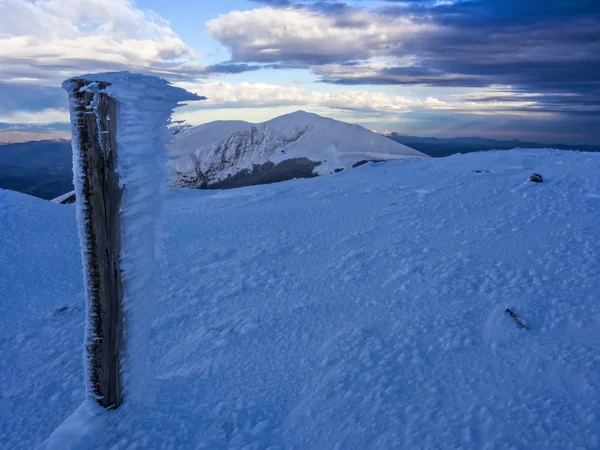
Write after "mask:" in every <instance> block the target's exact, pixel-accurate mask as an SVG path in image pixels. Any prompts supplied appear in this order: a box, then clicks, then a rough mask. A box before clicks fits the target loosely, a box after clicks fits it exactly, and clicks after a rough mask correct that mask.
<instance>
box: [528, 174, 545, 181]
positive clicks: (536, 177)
mask: <svg viewBox="0 0 600 450" xmlns="http://www.w3.org/2000/svg"><path fill="white" fill-rule="evenodd" d="M529 181H533V182H534V183H541V182H543V181H544V179H543V178H542V176H541V175H540V174H539V173H534V174H531V176H530V177H529Z"/></svg>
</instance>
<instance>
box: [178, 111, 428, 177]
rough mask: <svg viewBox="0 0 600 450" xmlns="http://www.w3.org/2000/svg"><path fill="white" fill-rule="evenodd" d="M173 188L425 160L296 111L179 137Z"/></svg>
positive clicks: (331, 121)
mask: <svg viewBox="0 0 600 450" xmlns="http://www.w3.org/2000/svg"><path fill="white" fill-rule="evenodd" d="M169 149H170V151H171V153H172V154H173V155H174V156H176V157H177V159H176V160H175V162H174V166H175V178H174V180H173V185H174V186H178V187H181V186H187V187H215V188H230V187H239V186H247V185H253V184H266V183H272V182H276V181H283V180H288V179H292V178H309V177H312V176H317V175H326V174H330V173H333V172H339V171H341V170H344V169H348V168H351V167H353V166H356V165H357V164H360V163H363V162H366V161H380V160H392V159H401V158H422V157H426V155H425V154H423V153H421V152H418V151H416V150H414V149H412V148H410V147H407V146H405V145H402V144H400V143H397V142H394V141H392V140H390V139H387V138H386V137H384V136H381V135H379V134H377V133H373V132H372V131H369V130H367V129H365V128H363V127H361V126H359V125H352V124H348V123H345V122H340V121H338V120H334V119H329V118H326V117H321V116H319V115H317V114H312V113H307V112H304V111H297V112H295V113H291V114H286V115H283V116H280V117H277V118H275V119H272V120H269V121H267V122H264V123H258V124H252V123H249V122H244V121H239V120H235V121H216V122H211V123H207V124H204V125H200V126H198V127H195V128H191V129H187V130H184V131H181V132H179V133H177V134H176V135H175V139H174V141H173V143H172V144H171V145H170V147H169Z"/></svg>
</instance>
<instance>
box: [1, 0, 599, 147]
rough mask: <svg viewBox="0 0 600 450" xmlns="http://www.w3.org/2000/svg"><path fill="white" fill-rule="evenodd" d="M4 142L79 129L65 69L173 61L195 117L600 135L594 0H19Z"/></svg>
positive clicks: (8, 61) (472, 132)
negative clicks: (197, 98)
mask: <svg viewBox="0 0 600 450" xmlns="http://www.w3.org/2000/svg"><path fill="white" fill-rule="evenodd" d="M0 10H2V11H3V12H4V14H2V15H0V29H2V33H0V77H1V78H0V98H2V101H0V143H8V142H19V141H20V142H23V141H25V140H41V139H55V138H67V139H68V138H69V134H70V133H69V128H70V124H69V114H68V102H67V96H66V93H65V92H63V91H62V89H61V88H60V83H61V82H62V81H63V80H64V79H66V78H69V77H70V76H74V75H79V74H82V73H90V72H104V71H119V70H130V71H132V72H141V73H146V74H153V75H157V76H161V77H163V78H165V79H167V80H169V81H171V82H172V83H173V84H175V85H177V86H181V87H184V88H186V89H188V90H190V91H192V92H195V93H198V94H200V95H204V96H206V97H208V100H206V101H202V102H196V103H195V104H190V105H188V106H186V107H184V108H181V110H180V111H177V112H176V114H175V115H174V119H176V120H185V121H186V122H187V123H189V124H190V125H200V124H202V123H207V122H211V121H213V120H246V121H249V122H254V123H257V122H264V121H266V120H269V119H272V118H274V117H277V116H280V115H282V114H285V113H290V112H293V111H296V110H299V109H301V110H306V111H308V112H313V113H317V114H320V115H323V116H326V117H331V118H334V119H337V120H342V121H346V122H350V123H356V124H359V125H362V126H364V127H365V128H367V129H370V130H373V131H376V132H379V133H385V132H386V131H387V132H397V133H398V134H401V135H409V136H420V137H435V138H464V137H480V138H489V139H497V140H505V141H510V140H520V141H527V142H539V143H542V144H559V143H560V144H566V145H577V144H579V145H598V143H599V142H600V129H599V127H597V123H598V122H599V119H600V5H597V4H596V2H595V1H593V0H581V1H576V2H575V1H562V0H548V1H538V0H530V1H518V0H507V1H504V2H502V3H501V4H500V3H499V2H497V1H495V0H442V1H439V0H437V1H433V0H362V1H357V0H344V1H341V0H336V1H333V0H320V1H316V0H314V1H313V0H223V1H221V2H218V4H214V3H213V4H207V5H198V4H196V2H192V1H190V0H186V1H182V2H179V3H178V4H177V6H173V3H171V2H166V1H165V0H138V1H127V0H109V1H108V2H107V1H100V0H82V1H75V0H60V1H58V2H56V1H54V2H52V1H47V0H37V1H30V0H7V1H6V2H4V3H3V4H2V5H0Z"/></svg>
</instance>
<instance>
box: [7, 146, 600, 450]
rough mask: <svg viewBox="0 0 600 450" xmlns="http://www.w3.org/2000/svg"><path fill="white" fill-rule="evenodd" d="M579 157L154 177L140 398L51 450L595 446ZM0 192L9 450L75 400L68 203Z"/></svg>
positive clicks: (596, 324) (590, 287)
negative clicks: (197, 180)
mask: <svg viewBox="0 0 600 450" xmlns="http://www.w3.org/2000/svg"><path fill="white" fill-rule="evenodd" d="M533 172H538V173H540V174H542V175H543V176H544V183H531V182H530V181H529V176H530V175H531V173H533ZM598 173H600V154H592V153H577V152H563V151H549V150H514V151H502V152H486V153H473V154H468V155H456V156H452V157H448V158H442V159H413V160H408V161H401V162H389V163H386V164H373V163H371V164H366V165H364V166H362V167H359V168H357V169H355V170H349V171H344V172H342V173H339V174H334V175H332V176H327V177H320V178H316V179H313V180H311V181H310V182H306V181H305V180H294V181H288V182H285V183H278V184H272V185H267V186H252V187H247V188H242V189H235V190H227V191H198V190H191V189H172V190H170V191H169V194H168V198H167V201H166V205H165V231H166V233H167V236H166V242H165V258H164V260H163V261H162V262H161V265H160V270H158V271H157V273H156V274H157V277H158V285H159V288H158V298H157V315H156V320H155V321H154V323H153V326H152V333H151V362H152V367H153V371H154V373H155V379H154V383H155V384H156V387H157V392H158V393H159V398H158V400H159V401H158V402H157V403H156V406H155V407H154V408H140V409H136V408H132V407H131V405H129V406H128V404H127V402H126V403H124V404H123V406H122V407H121V408H120V409H119V410H117V411H113V412H111V413H110V414H105V415H104V416H105V419H104V421H102V420H100V419H97V418H93V417H92V418H90V417H88V416H87V415H86V414H85V411H82V410H78V411H77V412H76V413H75V414H73V416H72V417H71V419H70V420H69V421H68V422H67V423H66V424H65V425H70V426H63V427H61V430H62V431H63V433H62V436H63V441H62V444H60V445H59V444H56V442H57V441H54V443H55V448H60V449H61V450H62V449H65V448H69V447H73V446H74V445H73V443H74V442H77V441H78V440H79V442H82V443H83V444H82V445H81V447H80V448H83V449H86V450H89V449H107V448H118V449H131V448H143V449H150V448H157V449H163V448H182V449H185V448H206V449H211V450H212V449H243V448H247V449H266V448H280V449H335V448H339V449H360V450H363V449H368V448H372V449H413V448H414V449H416V448H464V449H483V448H490V449H492V448H498V449H502V448H526V449H540V450H546V449H575V448H598V446H600V424H599V421H598V417H600V377H599V376H598V373H600V346H599V344H598V343H599V342H600V302H598V292H600V263H599V261H600V227H598V223H600V180H599V179H598V176H597V174H598ZM0 205H2V207H0V248H1V251H0V268H1V269H0V270H1V278H2V282H1V283H0V299H1V300H2V301H0V350H1V353H2V358H0V376H1V377H2V383H1V384H0V447H2V448H7V449H11V450H15V449H31V448H35V447H36V445H38V444H39V443H41V442H43V441H44V440H45V439H46V438H47V437H48V436H49V435H50V434H51V433H52V432H53V430H54V429H55V428H56V427H57V426H59V425H60V424H61V423H62V422H63V421H65V419H66V418H67V417H69V415H71V414H72V413H73V411H75V410H77V408H78V405H80V404H81V402H82V400H83V398H84V391H83V385H84V381H83V379H84V377H83V367H82V364H81V342H82V336H83V329H84V302H83V286H82V283H81V276H80V274H81V263H80V260H79V257H78V252H79V249H78V241H77V228H76V221H75V208H74V207H73V206H69V205H66V206H64V205H57V204H54V203H51V202H48V201H43V200H40V199H36V198H33V197H28V196H26V195H22V194H18V193H14V192H9V191H2V190H0ZM65 308H66V309H65ZM506 308H510V309H511V311H514V312H515V314H517V315H518V316H519V317H520V318H521V319H522V320H523V321H524V323H525V324H526V325H527V326H528V327H529V329H528V330H523V329H519V328H518V327H517V326H515V323H514V321H513V320H512V319H511V318H510V317H509V316H507V315H506V314H505V312H504V311H505V309H506Z"/></svg>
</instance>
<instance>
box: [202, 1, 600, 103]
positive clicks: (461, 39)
mask: <svg viewBox="0 0 600 450" xmlns="http://www.w3.org/2000/svg"><path fill="white" fill-rule="evenodd" d="M257 3H260V4H266V5H270V6H267V7H261V8H257V9H254V10H251V11H245V12H232V13H229V14H225V15H222V16H220V17H218V18H217V19H214V20H212V21H210V22H208V23H207V30H208V31H209V33H211V35H212V36H213V37H214V38H215V39H217V40H219V41H220V42H221V43H222V44H223V45H225V46H226V47H227V48H229V49H230V50H231V55H232V60H233V61H237V62H244V63H253V62H254V63H265V62H268V63H271V64H281V63H283V64H290V63H291V64H294V65H296V66H297V67H307V68H310V69H311V70H312V71H313V72H314V73H315V74H316V75H318V76H319V77H320V81H322V82H324V83H331V84H338V85H345V86H350V85H421V86H434V87H465V88H486V87H490V86H493V85H499V84H500V85H505V86H510V89H511V90H512V91H513V92H514V93H518V92H523V91H525V92H537V93H540V94H544V96H540V97H539V98H538V101H540V102H544V101H548V103H546V106H548V107H549V108H552V110H555V108H556V107H557V106H560V105H558V101H559V100H560V99H559V98H558V97H556V96H554V97H552V96H551V94H561V93H566V94H576V95H577V96H579V97H575V96H573V97H564V98H562V100H563V105H562V107H559V108H558V109H560V110H562V111H563V112H565V111H568V110H570V111H571V113H583V112H586V111H590V110H591V109H592V108H590V107H588V106H589V105H588V106H586V105H585V100H584V99H583V96H591V97H592V98H594V99H597V98H598V96H599V95H600V31H599V30H600V5H599V4H598V2H597V1H596V0H578V1H564V0H531V1H522V0H503V1H497V0H453V1H433V0H431V1H428V0H424V1H419V0H414V1H401V0H387V1H385V2H362V3H360V5H363V7H350V6H347V5H344V4H340V3H339V2H336V1H326V0H321V1H286V2H278V1H268V0H259V1H257ZM381 4H385V5H387V6H383V7H381V6H379V7H374V8H368V5H381ZM278 5H285V6H284V7H277V6H278ZM571 101H573V102H572V103H571Z"/></svg>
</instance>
